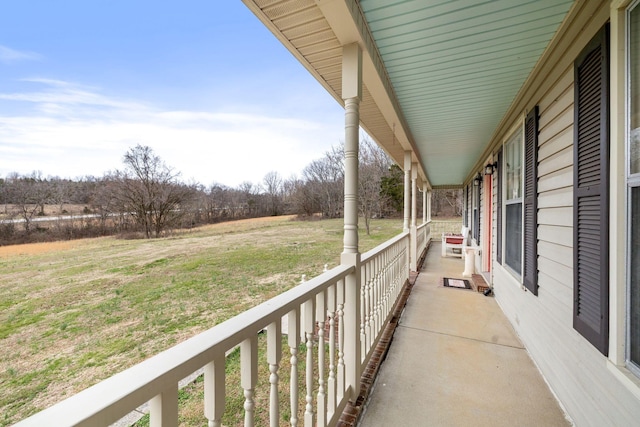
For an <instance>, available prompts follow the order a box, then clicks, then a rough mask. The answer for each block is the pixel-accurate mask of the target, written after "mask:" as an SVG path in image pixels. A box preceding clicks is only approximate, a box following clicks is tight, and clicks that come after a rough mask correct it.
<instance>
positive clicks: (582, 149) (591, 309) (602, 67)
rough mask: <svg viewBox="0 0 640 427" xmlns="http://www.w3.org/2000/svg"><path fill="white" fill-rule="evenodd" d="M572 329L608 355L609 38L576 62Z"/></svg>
mask: <svg viewBox="0 0 640 427" xmlns="http://www.w3.org/2000/svg"><path fill="white" fill-rule="evenodd" d="M573 134H574V141H573V147H574V161H573V164H574V167H573V266H574V277H573V292H574V298H573V301H574V306H573V327H574V328H575V329H576V331H578V332H579V333H580V334H582V336H584V337H585V338H586V339H587V340H588V341H589V342H590V343H591V344H593V346H594V347H596V348H597V349H598V350H600V352H602V354H604V355H605V356H606V355H607V354H608V351H609V36H608V26H605V27H603V28H602V29H601V30H600V31H599V32H598V33H597V34H596V35H595V37H594V38H593V39H592V40H591V41H590V42H589V43H588V44H587V46H586V47H585V48H584V49H583V51H582V52H581V53H580V54H579V55H578V57H577V58H576V60H575V63H574V132H573Z"/></svg>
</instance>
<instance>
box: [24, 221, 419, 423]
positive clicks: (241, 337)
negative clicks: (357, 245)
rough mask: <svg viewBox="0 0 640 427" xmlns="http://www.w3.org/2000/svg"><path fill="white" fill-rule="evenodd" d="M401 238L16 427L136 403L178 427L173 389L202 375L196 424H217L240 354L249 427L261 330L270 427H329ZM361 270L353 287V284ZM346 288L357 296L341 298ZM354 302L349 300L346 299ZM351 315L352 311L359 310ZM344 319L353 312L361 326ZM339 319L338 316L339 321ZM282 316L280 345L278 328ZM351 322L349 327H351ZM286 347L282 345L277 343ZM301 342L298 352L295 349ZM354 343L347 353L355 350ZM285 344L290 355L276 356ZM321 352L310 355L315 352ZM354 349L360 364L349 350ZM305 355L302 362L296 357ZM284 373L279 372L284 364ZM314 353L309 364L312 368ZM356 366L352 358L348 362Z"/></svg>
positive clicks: (386, 299)
mask: <svg viewBox="0 0 640 427" xmlns="http://www.w3.org/2000/svg"><path fill="white" fill-rule="evenodd" d="M408 260H409V233H408V232H405V233H402V234H401V235H399V236H397V237H395V238H394V239H391V240H389V241H388V242H386V243H384V244H382V245H380V246H378V247H377V248H376V249H373V250H372V251H369V252H367V253H366V254H364V255H363V256H362V261H361V263H360V265H358V266H349V265H341V266H338V267H336V268H334V269H332V270H330V271H327V272H325V273H323V274H321V275H320V276H318V277H315V278H313V279H311V280H309V281H307V282H303V283H302V284H300V285H299V286H297V287H295V288H293V289H291V290H289V291H287V292H285V293H283V294H280V295H278V296H276V297H275V298H272V299H270V300H269V301H266V302H264V303H262V304H260V305H258V306H257V307H254V308H252V309H250V310H248V311H245V312H243V313H241V314H239V315H238V316H235V317H233V318H231V319H229V320H227V321H225V322H223V323H221V324H219V325H216V326H214V327H213V328H211V329H209V330H207V331H205V332H203V333H201V334H199V335H196V336H194V337H193V338H191V339H189V340H187V341H184V342H182V343H180V344H178V345H176V346H174V347H172V348H170V349H168V350H166V351H164V352H162V353H160V354H158V355H156V356H154V357H152V358H150V359H148V360H146V361H144V362H142V363H139V364H138V365H135V366H133V367H131V368H129V369H127V370H125V371H123V372H121V373H119V374H116V375H114V376H113V377H111V378H108V379H106V380H104V381H102V382H100V383H98V384H96V385H94V386H92V387H90V388H88V389H86V390H84V391H82V392H80V393H78V394H76V395H75V396H72V397H70V398H68V399H66V400H64V401H62V402H60V403H58V404H57V405H54V406H52V407H50V408H48V409H45V410H44V411H42V412H39V413H37V414H35V415H33V416H32V417H30V418H27V419H26V420H24V421H22V422H20V423H18V424H16V426H20V427H25V426H43V425H46V426H106V425H109V424H112V423H114V422H116V421H118V420H119V419H120V418H122V417H124V416H125V415H127V414H128V413H130V412H131V411H133V410H134V409H136V408H137V407H139V406H140V405H141V404H143V403H145V402H149V403H150V405H149V407H150V424H151V426H162V427H167V426H177V425H178V382H179V381H180V380H181V379H182V378H185V377H187V376H189V375H190V374H192V373H193V372H195V371H197V370H199V369H201V368H204V417H203V421H204V419H207V420H208V425H209V426H210V427H213V426H220V425H222V424H221V420H222V416H223V414H224V411H225V400H226V399H225V380H226V378H225V367H226V357H225V354H227V353H228V352H229V351H230V350H232V349H234V348H235V347H238V346H239V347H240V365H241V367H240V370H241V379H240V384H239V385H237V387H240V388H242V390H243V393H244V399H245V400H244V425H245V426H253V425H254V418H255V413H256V409H257V408H256V400H255V399H254V395H255V388H256V384H257V380H258V363H259V359H258V334H259V333H260V332H262V331H265V330H266V341H267V344H266V347H267V349H266V363H267V364H268V365H269V366H268V368H269V378H268V382H269V392H268V393H269V399H268V403H265V405H268V408H259V409H260V411H261V412H264V411H265V410H266V411H267V412H268V413H269V423H270V425H271V426H277V425H280V410H281V409H283V408H286V410H287V412H289V413H290V414H291V417H290V419H289V420H287V421H288V422H289V423H290V425H292V426H297V425H302V424H304V426H315V425H318V426H333V425H335V424H336V423H337V421H338V419H339V417H340V415H341V413H342V410H343V409H344V407H345V406H346V404H347V402H348V401H349V400H355V398H357V396H354V393H353V392H354V390H357V389H358V385H355V384H350V380H349V377H348V374H349V372H362V369H363V367H364V366H366V363H367V362H368V360H369V358H370V355H371V349H372V348H373V347H374V346H375V344H376V343H377V342H378V340H379V336H380V333H381V332H382V331H383V330H384V326H385V325H386V323H387V321H388V320H389V317H390V313H391V312H392V311H393V308H394V305H395V303H396V301H397V298H398V296H399V295H400V294H401V292H400V291H401V289H402V286H403V285H404V283H405V282H406V280H407V279H408V273H409V264H408ZM357 268H360V273H361V274H360V276H361V279H360V283H358V282H357V281H353V280H352V279H351V278H352V277H357V276H358V275H357V270H356V269H357ZM349 283H355V284H356V286H358V287H359V288H360V289H356V292H347V289H346V287H347V286H348V284H349ZM349 295H355V299H356V300H355V301H349V298H351V297H350V296H349ZM356 307H359V308H360V309H359V310H357V309H356ZM349 312H351V313H358V312H360V314H361V315H360V316H359V317H358V319H359V323H360V324H359V325H357V324H355V323H356V322H358V319H356V318H355V317H354V316H353V315H351V314H349ZM345 313H346V315H345ZM283 318H286V324H287V328H288V333H287V336H286V341H285V339H284V336H283V335H284V334H283V331H282V324H283V323H282V321H283ZM352 318H353V321H352V322H353V324H352V325H349V322H350V320H349V319H352ZM347 328H352V329H351V330H352V331H357V330H358V328H359V330H360V340H361V342H360V343H352V344H351V345H349V344H350V343H346V344H345V337H349V336H353V335H356V338H355V339H356V340H357V339H358V338H357V332H356V333H351V332H347V333H345V330H346V329H347ZM285 342H286V344H283V343H285ZM301 344H305V345H304V346H302V345H301ZM353 344H355V345H353ZM283 345H284V346H288V347H289V348H288V351H287V350H284V351H283V348H282V347H283ZM314 347H317V349H325V351H316V352H314V351H313V348H314ZM350 348H352V349H353V348H355V349H359V350H360V351H357V352H354V353H353V354H354V355H357V353H360V358H359V359H360V360H359V361H357V362H355V363H358V362H359V364H360V366H356V368H353V367H350V366H349V364H350V363H354V362H352V360H354V357H352V356H353V355H350V354H349V349H350ZM302 353H304V354H302ZM283 354H284V355H286V357H288V358H289V360H290V364H291V371H290V373H282V372H279V368H280V363H281V361H282V358H283V357H284V356H283ZM314 354H317V359H318V360H317V361H315V360H314ZM302 358H304V360H306V368H305V369H306V370H305V373H304V382H305V387H304V390H303V391H299V390H298V361H299V360H301V359H302ZM356 359H357V357H356ZM283 375H289V384H290V390H289V402H281V401H280V399H279V393H278V388H279V383H280V380H279V379H280V377H281V376H283ZM301 393H304V394H303V395H302V396H304V402H306V403H305V404H304V405H303V406H304V413H303V414H302V417H301V418H302V421H303V423H301V422H300V421H299V420H298V417H299V415H298V414H299V412H301V410H302V409H303V408H298V402H299V400H300V398H301Z"/></svg>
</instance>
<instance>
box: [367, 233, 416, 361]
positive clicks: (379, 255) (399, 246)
mask: <svg viewBox="0 0 640 427" xmlns="http://www.w3.org/2000/svg"><path fill="white" fill-rule="evenodd" d="M360 268H361V272H360V282H361V285H360V345H361V352H360V354H361V357H362V367H363V368H364V367H365V366H366V365H367V363H369V359H370V358H371V354H372V350H373V349H374V348H375V346H376V344H377V343H378V340H379V338H380V335H381V333H382V331H383V330H384V327H385V326H386V324H387V322H388V321H389V317H390V316H391V314H392V313H393V307H394V305H395V302H396V300H397V299H398V295H399V293H400V291H401V290H402V286H403V285H404V283H405V281H406V280H407V279H408V278H409V233H403V234H401V235H399V236H397V237H395V238H394V239H391V240H389V241H387V242H385V243H383V244H382V245H380V246H378V247H377V248H375V249H373V250H371V251H369V252H367V253H365V254H363V255H362V262H361V266H360Z"/></svg>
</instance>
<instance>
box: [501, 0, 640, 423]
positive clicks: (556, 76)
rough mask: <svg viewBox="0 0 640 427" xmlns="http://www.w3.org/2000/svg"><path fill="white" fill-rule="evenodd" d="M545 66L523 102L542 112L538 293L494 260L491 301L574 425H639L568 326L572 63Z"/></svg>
mask: <svg viewBox="0 0 640 427" xmlns="http://www.w3.org/2000/svg"><path fill="white" fill-rule="evenodd" d="M608 10H609V5H608V3H607V2H603V4H602V6H601V8H600V9H599V11H598V13H596V14H592V15H590V16H589V18H585V19H589V23H588V24H587V25H586V27H585V28H583V29H582V30H581V32H582V34H583V35H584V34H593V33H595V31H597V29H598V28H600V27H601V26H602V25H604V23H605V21H606V19H607V16H608ZM588 38H589V37H579V40H580V42H576V41H575V40H574V41H573V43H572V44H571V46H570V48H568V49H566V52H565V53H566V54H571V55H572V57H575V55H577V53H578V52H580V50H581V49H582V48H583V47H584V45H585V44H586V43H587V42H588V41H589V40H588ZM548 66H549V69H548V70H547V71H546V72H545V73H544V74H543V76H544V81H545V83H544V84H545V85H546V86H545V89H544V91H542V90H538V91H537V92H536V91H535V90H534V91H531V92H530V95H531V98H530V99H527V100H525V103H526V104H527V105H529V106H533V105H536V104H537V105H538V106H539V108H540V122H539V124H540V133H539V158H538V160H539V166H538V179H539V181H538V269H539V273H538V284H539V295H538V296H537V297H536V296H534V295H532V294H531V293H530V292H527V291H526V290H525V289H524V288H523V287H522V285H521V283H519V282H518V280H517V279H516V278H514V277H513V276H512V275H511V274H510V273H509V272H508V271H507V270H506V269H504V268H503V267H502V266H500V265H499V264H498V263H497V262H495V263H494V270H493V284H494V289H495V293H496V298H497V300H498V303H499V304H500V306H501V307H502V309H503V311H504V312H505V314H506V315H507V317H508V318H509V319H510V321H511V322H512V324H513V326H514V328H515V329H516V330H517V332H518V334H519V335H520V337H521V338H522V340H523V342H524V344H525V345H526V347H527V349H528V350H529V352H530V353H531V356H532V358H533V359H534V360H535V362H536V363H537V365H538V366H539V368H540V370H541V371H542V373H543V375H544V376H545V378H546V379H547V381H548V382H549V384H550V386H551V388H552V389H553V390H554V392H555V393H556V395H557V396H558V398H559V399H560V401H561V403H562V404H563V406H564V407H565V408H566V410H567V412H568V413H569V415H570V416H571V417H572V419H573V421H574V422H575V424H576V425H577V426H631V425H640V399H639V398H638V396H640V389H639V390H630V389H629V388H628V387H629V385H628V384H626V385H625V384H623V382H622V381H621V380H620V379H618V377H617V376H616V375H614V373H613V372H612V368H611V367H610V366H609V367H608V364H609V365H610V362H609V361H608V359H607V358H606V357H605V356H603V355H602V354H601V353H600V352H598V350H596V349H595V348H594V347H593V346H592V345H591V344H590V343H589V342H588V341H587V340H586V339H584V338H583V337H582V336H581V335H580V334H578V333H577V332H576V331H575V330H574V329H573V207H572V205H573V120H574V118H573V114H574V111H573V101H574V91H573V65H572V64H570V65H569V66H568V67H567V64H566V63H565V64H564V65H562V68H561V69H560V68H559V67H558V66H556V68H553V66H552V64H548ZM549 82H551V86H550V87H549V86H548V83H549ZM513 125H515V123H509V124H506V126H507V127H509V126H513ZM494 206H495V205H494ZM495 208H496V209H497V208H498V207H497V206H495ZM494 215H495V212H494ZM494 236H495V229H494ZM613 369H617V368H613Z"/></svg>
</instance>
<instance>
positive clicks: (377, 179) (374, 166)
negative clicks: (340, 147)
mask: <svg viewBox="0 0 640 427" xmlns="http://www.w3.org/2000/svg"><path fill="white" fill-rule="evenodd" d="M359 163H360V170H359V176H358V187H359V189H358V198H359V203H358V207H359V210H360V215H362V216H363V218H364V223H365V227H366V230H367V234H370V232H371V228H370V227H371V219H372V218H374V217H380V216H381V211H382V206H383V195H382V192H381V184H382V178H383V177H384V176H385V174H386V173H387V172H388V170H389V167H390V166H391V159H390V158H389V156H387V154H386V153H385V152H384V151H383V150H382V149H381V148H380V147H378V145H376V144H375V143H374V142H373V141H371V140H370V139H368V138H363V139H362V141H361V143H360V152H359Z"/></svg>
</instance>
